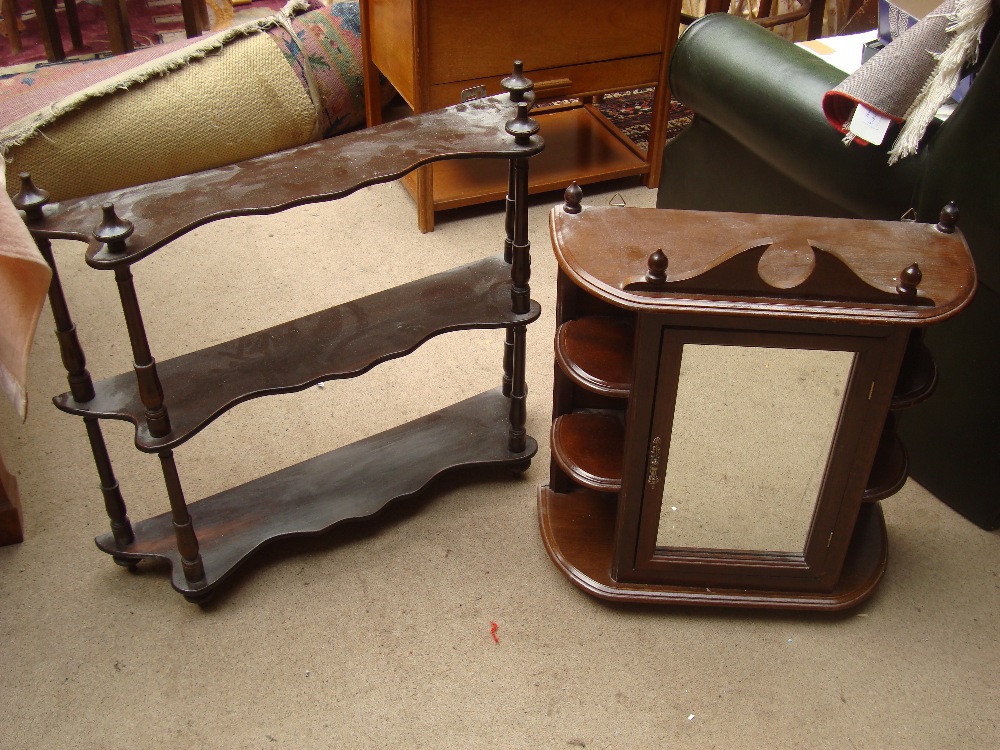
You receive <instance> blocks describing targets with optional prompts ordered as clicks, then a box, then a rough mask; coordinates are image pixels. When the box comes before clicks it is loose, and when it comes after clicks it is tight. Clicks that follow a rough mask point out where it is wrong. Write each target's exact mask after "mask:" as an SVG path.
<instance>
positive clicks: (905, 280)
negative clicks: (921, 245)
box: [896, 263, 924, 300]
mask: <svg viewBox="0 0 1000 750" xmlns="http://www.w3.org/2000/svg"><path fill="white" fill-rule="evenodd" d="M923 278H924V274H923V272H921V270H920V266H918V265H917V264H916V263H914V264H913V265H912V266H907V267H906V268H904V269H903V271H902V273H900V274H899V283H898V284H897V285H896V291H897V292H899V296H901V297H903V298H904V299H907V300H913V299H916V298H917V285H918V284H919V283H920V282H921V280H922V279H923Z"/></svg>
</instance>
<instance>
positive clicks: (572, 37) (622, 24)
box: [423, 0, 670, 85]
mask: <svg viewBox="0 0 1000 750" xmlns="http://www.w3.org/2000/svg"><path fill="white" fill-rule="evenodd" d="M669 4H670V3H669V2H664V0H633V2H630V3H627V4H623V3H617V2H608V0H572V1H569V2H568V1H567V0H507V1H506V2H503V3H498V2H496V0H425V5H424V7H425V10H426V16H425V23H426V25H427V40H428V42H427V49H426V50H423V52H424V54H426V56H427V58H426V59H427V68H426V69H427V72H428V75H429V78H430V81H429V82H430V84H431V85H435V84H441V83H452V82H455V81H468V80H472V79H478V78H490V77H497V76H503V75H506V74H507V73H508V72H510V69H511V64H512V63H513V61H514V60H515V59H520V60H523V61H524V66H525V68H526V69H528V70H542V69H549V68H561V67H567V66H570V65H581V64H585V63H594V62H601V61H605V60H618V59H622V58H629V57H639V56H643V55H651V54H658V53H660V52H661V51H662V49H663V40H664V31H665V24H666V17H667V6H668V5H669Z"/></svg>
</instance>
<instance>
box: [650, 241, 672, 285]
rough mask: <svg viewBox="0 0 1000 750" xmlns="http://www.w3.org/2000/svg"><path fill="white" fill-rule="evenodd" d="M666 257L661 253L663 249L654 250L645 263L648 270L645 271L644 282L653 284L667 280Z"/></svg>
mask: <svg viewBox="0 0 1000 750" xmlns="http://www.w3.org/2000/svg"><path fill="white" fill-rule="evenodd" d="M667 263H668V261H667V256H666V254H665V253H664V252H663V248H660V247H658V248H656V250H654V251H653V252H652V253H650V255H649V259H648V260H647V261H646V266H647V267H648V268H649V270H648V271H646V281H653V282H664V281H666V280H667Z"/></svg>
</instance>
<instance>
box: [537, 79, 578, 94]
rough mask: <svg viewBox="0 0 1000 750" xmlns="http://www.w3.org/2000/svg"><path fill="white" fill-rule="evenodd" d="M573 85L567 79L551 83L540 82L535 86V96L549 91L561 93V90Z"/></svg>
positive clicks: (555, 80) (554, 80)
mask: <svg viewBox="0 0 1000 750" xmlns="http://www.w3.org/2000/svg"><path fill="white" fill-rule="evenodd" d="M572 85H573V82H572V81H571V80H570V79H569V78H555V79H553V80H551V81H541V82H540V83H536V84H535V93H536V94H539V95H541V94H547V93H548V92H550V91H561V90H562V89H568V88H570V87H571V86H572Z"/></svg>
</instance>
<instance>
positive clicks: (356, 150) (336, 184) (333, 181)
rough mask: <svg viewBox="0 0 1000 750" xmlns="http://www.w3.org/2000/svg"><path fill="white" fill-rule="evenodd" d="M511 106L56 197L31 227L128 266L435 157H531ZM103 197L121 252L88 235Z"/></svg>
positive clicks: (491, 103) (468, 110)
mask: <svg viewBox="0 0 1000 750" xmlns="http://www.w3.org/2000/svg"><path fill="white" fill-rule="evenodd" d="M516 111H517V108H516V107H515V106H513V105H512V104H511V103H510V102H509V101H507V97H505V96H504V97H499V96H498V97H491V98H489V99H479V100H476V101H472V102H468V103H466V104H459V105H456V106H454V107H448V108H446V109H441V110H437V111H434V112H428V113H427V114H425V115H422V116H420V117H410V118H407V119H405V120H399V121H397V122H392V123H387V124H385V125H379V126H377V127H374V128H368V129H366V130H360V131H356V132H354V133H347V134H345V135H341V136H337V137H336V138H330V139H327V140H324V141H319V142H317V143H311V144H308V145H305V146H299V147H296V148H293V149H290V150H288V151H281V152H278V153H275V154H269V155H267V156H261V157H258V158H256V159H249V160H247V161H243V162H239V163H238V164H233V165H230V166H227V167H219V168H217V169H210V170H207V171H204V172H198V173H195V174H191V175H183V176H181V177H173V178H170V179H167V180H162V181H160V182H154V183H151V184H148V185H138V186H136V187H130V188H123V189H121V190H112V191H109V192H106V193H99V194H97V195H93V196H89V197H87V198H76V199H73V200H68V201H63V202H62V203H61V204H57V205H56V206H52V207H50V209H51V210H47V211H46V216H45V220H44V221H41V222H38V223H35V224H32V226H31V230H32V232H33V233H34V234H37V235H41V236H45V237H48V238H50V239H56V238H60V239H75V240H80V241H83V242H90V243H91V244H90V248H89V249H88V252H87V261H88V263H90V264H91V265H92V266H94V267H95V268H108V267H114V266H117V265H122V264H126V263H134V262H135V261H137V260H139V259H140V258H143V257H145V256H146V255H148V254H149V253H151V252H153V251H155V250H157V249H159V248H160V247H163V246H164V245H166V244H167V243H169V242H170V241H171V240H174V239H176V238H177V237H179V236H181V235H183V234H185V233H186V232H190V231H191V230H192V229H194V228H196V227H199V226H201V225H203V224H207V223H209V222H212V221H218V220H220V219H224V218H228V217H232V216H248V215H253V214H272V213H277V212H279V211H283V210H285V209H288V208H292V207H294V206H300V205H303V204H307V203H317V202H321V201H328V200H333V199H336V198H342V197H344V196H346V195H350V194H351V193H353V192H355V191H356V190H359V189H361V188H363V187H366V186H368V185H373V184H376V183H380V182H388V181H390V180H394V179H397V178H398V177H400V176H402V175H404V174H406V173H408V172H411V171H413V170H414V169H416V168H417V167H419V166H421V165H422V164H427V163H430V162H433V161H438V160H442V159H472V158H486V159H513V158H516V157H529V156H533V155H534V154H537V153H538V152H540V151H541V150H542V148H543V147H544V142H543V141H542V139H541V137H540V136H538V135H531V136H528V139H527V143H525V144H520V143H517V142H515V140H514V138H512V137H511V136H510V135H509V134H508V133H507V131H506V129H505V128H506V125H507V122H508V121H510V120H511V119H513V118H514V116H515V115H516ZM42 187H44V186H42ZM106 203H112V204H114V206H115V209H116V212H117V214H118V215H119V216H121V217H124V218H126V219H128V220H130V221H131V222H133V223H134V224H135V231H134V232H133V234H132V235H131V236H130V237H129V238H128V239H127V240H126V250H125V251H124V252H119V253H114V252H111V251H110V248H108V247H106V246H105V245H104V244H103V243H101V242H100V241H98V240H95V239H93V237H92V232H93V230H94V228H95V227H96V226H97V225H98V224H99V223H100V222H101V219H102V215H103V209H102V207H103V206H104V204H106Z"/></svg>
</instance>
